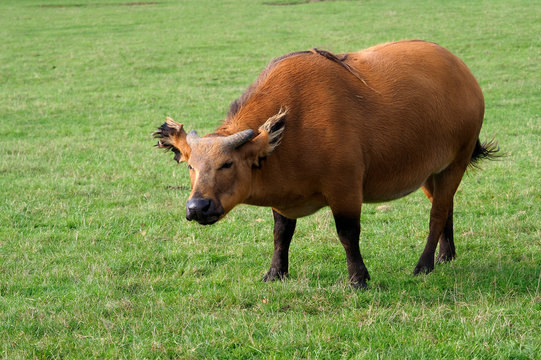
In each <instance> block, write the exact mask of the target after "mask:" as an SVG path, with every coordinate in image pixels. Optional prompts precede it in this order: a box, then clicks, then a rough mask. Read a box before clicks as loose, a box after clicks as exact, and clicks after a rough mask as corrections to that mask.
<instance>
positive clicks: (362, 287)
mask: <svg viewBox="0 0 541 360" xmlns="http://www.w3.org/2000/svg"><path fill="white" fill-rule="evenodd" d="M349 286H351V288H352V289H353V290H366V289H367V288H368V284H367V283H366V281H361V282H351V283H350V284H349Z"/></svg>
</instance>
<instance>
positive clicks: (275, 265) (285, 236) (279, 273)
mask: <svg viewBox="0 0 541 360" xmlns="http://www.w3.org/2000/svg"><path fill="white" fill-rule="evenodd" d="M272 214H273V216H274V253H273V254H272V261H271V266H270V269H269V271H268V272H267V274H266V275H265V276H264V277H263V281H274V280H281V279H284V278H287V277H288V276H289V272H288V271H289V270H288V267H289V261H288V252H289V244H291V238H292V237H293V233H294V232H295V226H296V224H297V220H295V219H289V218H286V217H285V216H283V215H281V214H279V213H278V212H277V211H275V210H274V209H273V210H272Z"/></svg>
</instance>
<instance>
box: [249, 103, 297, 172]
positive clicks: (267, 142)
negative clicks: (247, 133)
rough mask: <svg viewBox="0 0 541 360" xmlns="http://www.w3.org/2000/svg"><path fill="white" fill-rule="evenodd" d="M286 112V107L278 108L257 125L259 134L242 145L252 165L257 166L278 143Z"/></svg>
mask: <svg viewBox="0 0 541 360" xmlns="http://www.w3.org/2000/svg"><path fill="white" fill-rule="evenodd" d="M286 114H287V109H280V111H279V112H278V113H277V114H276V115H273V116H271V117H270V118H269V119H268V120H267V121H265V123H264V124H263V125H261V126H260V127H259V134H258V135H257V136H256V137H255V138H254V139H253V140H252V141H250V142H249V143H248V144H246V145H245V146H244V151H245V152H246V156H247V157H248V158H251V159H252V161H253V165H254V166H256V167H259V166H260V160H261V159H263V158H265V157H267V156H268V155H270V154H271V153H272V152H273V151H274V150H275V149H276V148H277V147H278V145H280V141H282V136H283V134H284V129H285V118H286Z"/></svg>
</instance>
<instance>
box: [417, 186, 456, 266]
mask: <svg viewBox="0 0 541 360" xmlns="http://www.w3.org/2000/svg"><path fill="white" fill-rule="evenodd" d="M423 191H424V193H425V194H426V197H427V198H428V199H429V200H430V203H432V199H433V196H432V194H433V192H434V179H433V177H432V176H431V177H429V178H428V180H427V181H426V182H425V184H424V185H423ZM439 243H440V249H439V252H438V257H437V258H436V262H437V263H443V262H448V261H451V260H453V259H455V258H456V251H455V242H454V236H453V204H452V203H451V208H450V209H449V215H447V221H446V222H445V227H444V228H443V232H442V234H441V236H440V241H439Z"/></svg>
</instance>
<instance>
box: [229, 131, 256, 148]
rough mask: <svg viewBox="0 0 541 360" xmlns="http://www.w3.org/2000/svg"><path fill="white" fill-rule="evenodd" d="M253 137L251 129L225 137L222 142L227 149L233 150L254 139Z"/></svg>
mask: <svg viewBox="0 0 541 360" xmlns="http://www.w3.org/2000/svg"><path fill="white" fill-rule="evenodd" d="M254 135H255V134H254V131H253V130H252V129H246V130H243V131H239V132H238V133H235V134H233V135H229V136H228V137H226V138H225V140H224V144H225V145H226V146H228V147H231V148H233V149H235V148H238V147H239V146H241V145H243V144H245V143H247V142H248V141H250V140H251V139H252V138H253V137H254Z"/></svg>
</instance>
